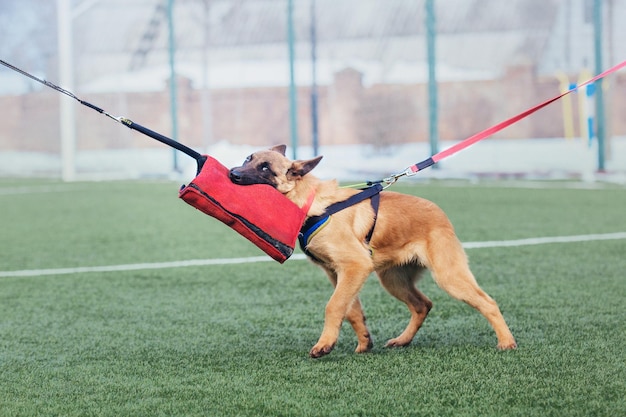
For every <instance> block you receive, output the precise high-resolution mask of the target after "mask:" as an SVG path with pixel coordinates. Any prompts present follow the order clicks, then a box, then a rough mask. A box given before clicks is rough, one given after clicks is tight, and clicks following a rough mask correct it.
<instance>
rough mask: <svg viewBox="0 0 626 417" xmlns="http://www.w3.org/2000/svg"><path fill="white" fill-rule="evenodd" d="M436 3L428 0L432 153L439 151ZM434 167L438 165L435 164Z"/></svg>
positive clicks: (427, 28) (427, 34)
mask: <svg viewBox="0 0 626 417" xmlns="http://www.w3.org/2000/svg"><path fill="white" fill-rule="evenodd" d="M435 31H436V29H435V4H434V0H426V49H427V54H428V137H429V140H430V154H431V155H435V154H436V153H438V152H439V131H438V117H437V116H438V115H437V77H436V74H435V63H436V58H435ZM433 168H434V169H436V168H437V165H434V166H433Z"/></svg>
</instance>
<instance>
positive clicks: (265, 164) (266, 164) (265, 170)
mask: <svg viewBox="0 0 626 417" xmlns="http://www.w3.org/2000/svg"><path fill="white" fill-rule="evenodd" d="M269 170H270V165H269V164H268V163H267V162H265V163H263V164H261V171H263V172H267V171H269Z"/></svg>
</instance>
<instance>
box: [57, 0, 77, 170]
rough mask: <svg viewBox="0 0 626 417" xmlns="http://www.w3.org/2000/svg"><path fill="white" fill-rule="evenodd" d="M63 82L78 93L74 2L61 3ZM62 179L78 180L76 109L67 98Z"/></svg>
mask: <svg viewBox="0 0 626 417" xmlns="http://www.w3.org/2000/svg"><path fill="white" fill-rule="evenodd" d="M57 24H58V40H57V42H58V48H59V81H60V84H61V86H63V88H65V89H67V90H70V91H73V90H74V62H73V58H74V54H73V51H72V49H73V48H72V11H71V3H70V0H57ZM60 109H61V110H60V127H61V178H62V179H63V181H74V179H75V178H76V108H75V106H74V101H73V100H72V99H71V98H70V97H67V96H65V95H63V94H62V95H61V98H60Z"/></svg>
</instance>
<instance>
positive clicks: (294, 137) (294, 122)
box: [287, 0, 298, 159]
mask: <svg viewBox="0 0 626 417" xmlns="http://www.w3.org/2000/svg"><path fill="white" fill-rule="evenodd" d="M294 38H295V36H294V33H293V0H289V1H288V3H287V43H288V45H289V126H290V132H291V148H292V149H293V159H298V102H297V100H296V80H295V70H294V60H295V51H294V43H295V40H294Z"/></svg>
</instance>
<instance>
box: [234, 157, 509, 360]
mask: <svg viewBox="0 0 626 417" xmlns="http://www.w3.org/2000/svg"><path fill="white" fill-rule="evenodd" d="M285 149H286V146H285V145H279V146H275V147H273V148H271V149H269V150H264V151H259V152H256V153H253V154H252V155H250V156H248V157H247V158H246V160H245V162H244V163H243V165H242V166H240V167H235V168H232V169H231V170H230V173H229V176H230V179H231V181H233V182H234V183H236V184H241V185H248V184H269V185H271V186H272V187H274V188H276V189H277V190H278V191H280V192H281V193H282V194H283V195H285V196H286V197H287V198H288V199H290V200H291V201H293V202H294V203H295V204H297V205H298V206H303V205H304V204H305V203H306V202H307V200H309V197H310V196H311V195H312V193H314V196H315V197H314V199H313V204H312V205H311V207H310V209H309V211H308V213H307V216H318V215H321V214H323V213H324V211H325V209H326V208H327V207H328V206H329V205H331V204H333V203H336V202H339V201H343V200H346V199H347V198H349V197H350V196H352V195H354V194H356V193H357V192H358V191H357V190H353V189H347V188H339V187H338V184H337V181H335V180H330V181H322V180H320V179H318V178H316V177H315V176H313V175H311V174H310V171H311V170H312V169H313V168H315V167H316V166H317V164H318V163H319V162H320V160H321V159H322V157H321V156H319V157H317V158H314V159H310V160H297V161H292V160H290V159H288V158H287V157H286V156H285ZM374 216H375V213H374V209H373V208H372V205H371V204H370V202H369V201H367V200H366V201H362V202H360V203H358V204H355V205H353V206H350V207H348V208H346V209H344V210H341V211H339V212H338V213H336V214H333V215H332V217H331V219H330V221H328V222H327V225H326V226H325V227H323V228H322V229H320V230H319V231H318V232H317V233H316V234H315V235H314V236H313V237H312V238H311V240H310V241H309V243H308V245H307V252H308V254H309V256H310V258H311V260H312V261H313V262H314V263H316V264H318V265H319V266H320V267H321V268H322V269H324V271H325V272H326V274H327V275H328V278H330V282H331V283H332V284H333V286H334V287H335V290H334V292H333V295H332V296H331V297H330V300H329V301H328V304H327V305H326V315H325V320H324V329H323V331H322V334H321V336H320V338H319V340H318V342H317V343H316V344H315V346H313V348H311V351H310V352H309V354H310V356H311V357H313V358H319V357H321V356H324V355H327V354H328V353H330V352H331V351H332V349H333V347H334V346H335V343H336V342H337V338H338V337H339V330H340V328H341V323H342V322H343V320H344V318H346V319H348V321H349V322H350V324H351V325H352V327H353V329H354V331H355V332H356V335H357V338H358V345H357V347H356V352H357V353H361V352H367V351H368V350H370V349H371V348H372V346H373V343H372V338H371V336H370V332H369V330H368V328H367V325H366V324H365V315H364V314H363V308H362V306H361V302H360V300H359V292H360V290H361V288H362V287H363V284H364V283H365V281H366V279H367V277H368V276H369V275H370V273H372V272H374V271H375V272H376V274H377V275H378V278H379V280H380V283H381V284H382V286H383V287H384V288H385V289H386V290H387V291H388V292H389V293H390V294H391V295H393V296H394V297H396V298H397V299H398V300H400V301H402V302H403V303H405V304H406V305H407V307H408V308H409V311H410V312H411V319H410V321H409V324H408V326H407V327H406V329H405V330H404V331H403V332H402V333H401V334H400V335H399V336H398V337H395V338H393V339H391V340H389V341H388V342H387V344H386V345H385V346H387V347H396V346H406V345H408V344H409V343H411V340H412V339H413V337H414V336H415V334H416V333H417V331H418V330H419V328H420V326H421V325H422V323H423V322H424V319H425V318H426V316H427V315H428V312H429V311H430V309H431V308H432V305H433V303H432V302H431V301H430V300H429V299H428V297H426V296H425V295H424V294H422V293H421V292H420V291H419V290H418V289H417V288H416V286H415V284H416V282H417V280H418V278H419V277H420V275H421V272H422V271H423V270H424V269H425V268H428V269H429V270H430V271H431V273H432V276H433V278H434V279H435V281H436V283H437V285H439V287H441V288H442V289H443V290H444V291H446V292H447V293H448V294H449V295H450V296H452V297H454V298H456V299H459V300H462V301H464V302H466V303H467V304H469V305H470V306H472V307H474V308H475V309H476V310H478V311H479V312H480V313H481V314H482V315H483V316H485V318H486V319H487V321H489V323H490V324H491V326H492V327H493V329H494V330H495V332H496V337H497V338H498V345H497V347H498V349H501V350H504V349H514V348H516V347H517V344H516V342H515V339H514V338H513V335H512V334H511V331H510V330H509V327H508V326H507V324H506V322H505V321H504V318H503V317H502V313H501V312H500V309H499V307H498V305H497V304H496V302H495V301H494V300H493V299H492V298H491V297H489V295H487V294H486V293H485V292H484V291H483V290H482V289H481V288H480V287H479V286H478V284H477V282H476V279H475V278H474V275H473V274H472V272H471V271H470V268H469V266H468V261H467V256H466V254H465V251H464V249H463V247H462V245H461V243H460V242H459V239H458V238H457V236H456V234H455V232H454V228H453V227H452V224H451V223H450V220H449V219H448V217H447V216H446V215H445V213H444V212H443V211H442V210H441V209H440V208H439V207H438V206H437V205H435V204H434V203H432V202H430V201H428V200H425V199H423V198H419V197H414V196H410V195H406V194H400V193H396V192H391V191H384V192H382V193H381V195H380V203H379V210H378V214H377V217H376V222H375V228H374V230H373V234H372V235H371V240H370V242H369V245H368V244H367V243H366V236H367V235H368V232H369V231H370V228H371V227H372V225H373V224H374V219H375V217H374Z"/></svg>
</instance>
